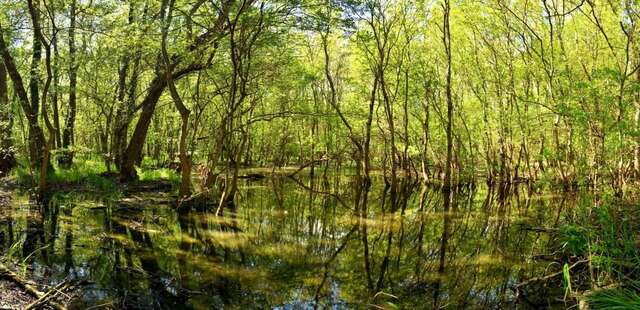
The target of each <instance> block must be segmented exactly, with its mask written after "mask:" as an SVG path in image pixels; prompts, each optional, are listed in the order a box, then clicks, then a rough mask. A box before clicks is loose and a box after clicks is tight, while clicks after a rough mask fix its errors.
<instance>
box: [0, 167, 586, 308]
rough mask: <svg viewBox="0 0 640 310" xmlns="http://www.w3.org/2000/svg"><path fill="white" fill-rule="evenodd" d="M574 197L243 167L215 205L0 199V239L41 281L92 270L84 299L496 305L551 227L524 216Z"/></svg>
mask: <svg viewBox="0 0 640 310" xmlns="http://www.w3.org/2000/svg"><path fill="white" fill-rule="evenodd" d="M145 195H154V194H152V193H151V194H145ZM155 195H158V194H155ZM139 198H140V197H139ZM575 200H576V198H575V197H563V196H558V197H556V196H549V195H538V194H534V193H532V192H530V191H529V190H528V189H527V188H522V187H515V188H509V189H493V188H487V187H477V188H476V187H472V186H469V187H463V188H457V189H455V190H453V191H452V192H451V193H447V192H444V191H442V190H441V189H439V188H437V187H424V186H421V185H419V184H415V183H409V182H403V181H401V182H399V183H398V184H396V185H384V184H382V182H378V181H377V180H376V181H374V182H373V184H372V185H369V184H367V183H366V182H360V181H359V180H357V179H355V178H352V177H341V178H335V179H333V178H331V179H322V178H318V179H301V180H290V179H278V178H273V179H265V180H261V181H245V182H244V183H241V187H240V191H239V192H238V194H237V196H236V199H235V200H234V205H231V206H229V207H227V208H225V209H224V214H222V215H221V216H215V215H214V212H215V210H212V211H211V212H209V211H202V210H200V211H193V212H191V213H190V214H182V215H179V214H177V213H176V212H174V211H173V209H172V208H171V207H170V206H165V205H153V204H150V203H146V202H145V201H147V200H146V199H145V197H141V199H138V200H136V201H137V202H134V203H131V202H127V203H121V202H117V201H108V200H104V199H103V198H100V197H91V195H74V194H65V195H59V197H56V199H54V200H52V201H51V202H50V203H49V204H48V205H46V206H33V205H30V204H27V203H17V202H16V203H14V204H13V206H12V208H10V209H8V210H4V211H3V212H2V215H1V218H0V248H1V249H2V251H3V253H4V254H6V255H8V256H9V257H10V259H12V260H13V261H14V262H16V263H19V262H23V261H24V262H25V264H27V267H28V268H27V270H28V272H30V273H31V275H32V276H34V277H36V278H38V279H41V280H42V281H43V283H57V282H60V281H62V280H64V279H66V278H72V279H87V280H89V281H90V282H89V283H90V284H89V285H87V286H85V287H84V288H83V291H82V300H80V301H78V304H77V306H79V307H87V306H91V305H99V304H105V303H112V304H113V306H114V307H126V308H144V309H149V308H156V309H174V308H176V307H187V308H196V309H203V308H207V309H209V308H221V307H226V308H262V307H264V306H269V307H273V308H276V309H279V308H282V309H286V308H290V307H294V308H295V307H299V308H326V307H331V308H336V309H341V308H361V307H366V306H367V305H376V306H379V307H387V306H389V305H391V304H393V305H397V306H400V307H414V308H415V307H417V308H431V307H434V308H442V307H444V308H462V307H471V308H501V307H507V306H512V305H514V303H516V302H517V301H516V300H514V297H515V296H514V294H513V293H512V292H511V291H510V290H509V287H510V286H511V285H513V284H514V283H516V282H518V281H520V280H522V279H524V278H528V277H531V276H533V275H538V274H540V273H541V272H542V271H543V270H544V267H545V264H544V263H538V262H536V261H534V260H532V259H531V257H532V256H533V255H534V254H538V253H544V250H545V249H544V246H545V245H547V242H548V240H546V239H547V236H546V235H545V234H543V233H537V232H532V231H528V230H525V229H522V225H520V224H523V223H526V224H528V225H531V226H541V223H557V224H560V223H561V221H562V218H563V217H562V214H563V212H566V210H567V209H569V208H570V206H571V205H572V204H574V203H575ZM14 201H23V200H21V199H19V198H17V199H14ZM15 243H18V244H20V249H21V250H20V251H15V250H11V249H12V247H11V246H12V245H13V244H15ZM14 249H15V247H14ZM557 289H559V288H557ZM549 290H550V291H548V292H555V288H550V289H549ZM548 292H547V293H548ZM539 298H546V297H544V296H539ZM551 298H552V297H549V298H548V299H546V300H543V301H544V302H549V300H552V299H551ZM523 306H525V307H526V306H527V305H526V304H523Z"/></svg>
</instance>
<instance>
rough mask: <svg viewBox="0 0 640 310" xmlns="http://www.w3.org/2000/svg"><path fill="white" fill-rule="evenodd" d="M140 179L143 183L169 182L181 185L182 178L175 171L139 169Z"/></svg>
mask: <svg viewBox="0 0 640 310" xmlns="http://www.w3.org/2000/svg"><path fill="white" fill-rule="evenodd" d="M138 178H139V179H140V181H141V182H150V181H169V182H171V183H173V184H178V183H180V176H179V175H178V173H177V172H176V171H175V170H173V169H168V168H158V169H140V168H138Z"/></svg>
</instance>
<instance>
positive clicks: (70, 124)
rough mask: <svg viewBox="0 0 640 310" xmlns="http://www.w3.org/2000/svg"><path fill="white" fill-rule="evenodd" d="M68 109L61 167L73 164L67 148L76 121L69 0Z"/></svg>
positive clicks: (73, 18) (73, 6)
mask: <svg viewBox="0 0 640 310" xmlns="http://www.w3.org/2000/svg"><path fill="white" fill-rule="evenodd" d="M69 18H70V23H69V109H68V111H67V118H66V120H65V124H64V132H63V133H62V147H63V148H64V149H65V153H64V155H63V156H62V158H61V160H60V163H61V164H62V165H63V166H67V167H68V166H70V165H71V163H72V162H73V151H71V150H69V147H70V146H71V145H72V144H73V142H74V126H75V121H76V86H77V76H78V67H77V65H76V42H75V40H76V35H75V33H76V0H71V7H70V8H69Z"/></svg>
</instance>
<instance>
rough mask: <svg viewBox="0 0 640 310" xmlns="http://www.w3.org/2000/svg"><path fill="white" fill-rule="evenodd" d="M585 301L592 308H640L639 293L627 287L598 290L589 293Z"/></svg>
mask: <svg viewBox="0 0 640 310" xmlns="http://www.w3.org/2000/svg"><path fill="white" fill-rule="evenodd" d="M587 301H588V302H589V306H591V308H592V309H603V310H623V309H624V310H626V309H640V295H638V293H637V292H634V291H632V290H629V289H619V288H618V289H608V290H600V291H597V292H595V293H593V294H591V295H589V296H588V297H587Z"/></svg>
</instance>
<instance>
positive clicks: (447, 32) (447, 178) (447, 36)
mask: <svg viewBox="0 0 640 310" xmlns="http://www.w3.org/2000/svg"><path fill="white" fill-rule="evenodd" d="M450 12H451V6H450V3H449V0H445V2H444V37H443V42H444V48H445V52H446V54H447V81H446V93H447V163H446V167H445V174H444V186H445V189H447V191H448V190H450V188H451V168H452V167H451V166H452V150H453V132H452V130H453V128H452V127H453V126H452V125H453V98H452V95H451V29H450V27H449V14H450Z"/></svg>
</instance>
